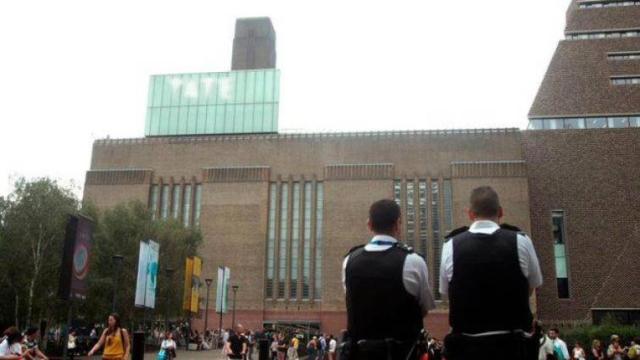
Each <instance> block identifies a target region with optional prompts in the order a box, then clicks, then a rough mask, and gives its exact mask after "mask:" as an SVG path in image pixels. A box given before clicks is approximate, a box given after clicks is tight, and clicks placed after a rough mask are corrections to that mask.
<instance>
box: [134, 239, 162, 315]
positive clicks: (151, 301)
mask: <svg viewBox="0 0 640 360" xmlns="http://www.w3.org/2000/svg"><path fill="white" fill-rule="evenodd" d="M159 253H160V245H159V244H158V243H157V242H155V241H153V240H147V241H141V242H140V255H139V256H138V281H137V283H136V298H135V306H138V307H147V308H150V309H154V308H155V305H156V287H157V286H156V285H157V280H158V257H159Z"/></svg>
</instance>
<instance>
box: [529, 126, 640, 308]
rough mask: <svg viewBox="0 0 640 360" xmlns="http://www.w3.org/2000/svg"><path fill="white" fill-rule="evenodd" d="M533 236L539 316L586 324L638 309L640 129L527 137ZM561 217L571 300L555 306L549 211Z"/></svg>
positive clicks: (532, 133) (540, 133)
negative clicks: (598, 313) (602, 313)
mask: <svg viewBox="0 0 640 360" xmlns="http://www.w3.org/2000/svg"><path fill="white" fill-rule="evenodd" d="M523 146H524V152H525V158H526V161H527V167H528V169H527V172H528V178H529V193H530V204H531V231H532V235H533V242H534V244H535V246H536V250H537V252H538V256H539V258H540V260H541V266H542V272H543V275H544V285H543V287H542V288H541V289H540V291H538V293H537V302H538V309H539V315H540V317H541V318H543V319H551V320H588V319H589V317H590V309H591V308H612V307H617V308H629V307H632V308H637V307H639V306H640V303H639V302H638V299H640V286H638V278H637V274H640V262H638V260H637V259H638V258H640V246H638V244H639V243H640V225H639V224H640V206H638V204H640V129H608V130H562V131H527V132H525V133H524V135H523ZM552 210H564V211H565V224H566V246H567V254H568V261H569V281H570V293H571V296H570V299H558V296H557V290H556V281H555V264H554V254H553V239H552V229H551V211H552Z"/></svg>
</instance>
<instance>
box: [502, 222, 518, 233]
mask: <svg viewBox="0 0 640 360" xmlns="http://www.w3.org/2000/svg"><path fill="white" fill-rule="evenodd" d="M500 229H504V230H511V231H515V232H522V230H520V228H519V227H517V226H513V225H509V224H500Z"/></svg>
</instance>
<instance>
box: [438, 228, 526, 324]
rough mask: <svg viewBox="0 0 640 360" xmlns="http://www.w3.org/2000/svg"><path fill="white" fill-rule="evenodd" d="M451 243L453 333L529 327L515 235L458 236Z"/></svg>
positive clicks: (469, 234)
mask: <svg viewBox="0 0 640 360" xmlns="http://www.w3.org/2000/svg"><path fill="white" fill-rule="evenodd" d="M450 241H453V277H452V279H451V282H450V283H449V305H450V308H449V323H450V325H451V327H452V328H453V332H454V333H471V334H477V333H483V332H489V331H500V330H518V329H520V330H524V331H529V330H530V329H531V323H532V320H533V319H532V315H531V310H530V308H529V282H528V280H527V278H525V276H524V274H523V273H522V270H521V268H520V261H519V257H518V233H517V232H516V231H511V230H505V229H499V230H497V231H496V232H494V233H493V234H490V235H487V234H480V233H471V232H468V231H466V232H463V233H461V234H459V235H456V236H454V237H453V239H451V240H450Z"/></svg>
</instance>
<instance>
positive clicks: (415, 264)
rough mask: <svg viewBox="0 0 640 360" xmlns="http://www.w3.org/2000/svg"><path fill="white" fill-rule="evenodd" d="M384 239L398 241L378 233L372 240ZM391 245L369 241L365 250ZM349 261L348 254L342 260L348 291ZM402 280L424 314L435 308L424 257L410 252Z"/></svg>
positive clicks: (375, 250)
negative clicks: (347, 274)
mask: <svg viewBox="0 0 640 360" xmlns="http://www.w3.org/2000/svg"><path fill="white" fill-rule="evenodd" d="M375 241H384V242H392V243H396V242H398V241H397V240H396V239H394V238H393V237H391V236H387V235H376V236H374V237H373V239H371V242H375ZM390 247H391V245H379V244H372V243H369V244H367V245H366V246H365V247H364V251H369V252H377V251H385V250H388V249H389V248H390ZM348 262H349V256H347V257H346V258H345V259H344V261H343V262H342V286H343V287H344V289H345V291H346V289H347V288H346V275H345V274H346V270H347V263H348ZM402 280H403V283H404V288H405V289H406V290H407V292H408V293H409V294H411V295H413V296H415V297H416V299H417V300H418V304H419V305H420V308H421V309H422V315H426V314H427V312H428V311H429V310H431V309H435V307H436V303H435V301H434V300H433V294H432V293H431V286H430V285H429V270H427V264H426V263H425V262H424V259H423V258H422V257H421V256H420V255H418V254H415V253H412V254H408V255H407V257H406V258H405V260H404V268H403V275H402Z"/></svg>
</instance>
